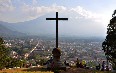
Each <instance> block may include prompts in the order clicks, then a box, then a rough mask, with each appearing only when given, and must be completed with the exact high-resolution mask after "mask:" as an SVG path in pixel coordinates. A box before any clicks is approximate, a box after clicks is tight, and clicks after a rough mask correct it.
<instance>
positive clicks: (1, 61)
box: [0, 37, 10, 69]
mask: <svg viewBox="0 0 116 73" xmlns="http://www.w3.org/2000/svg"><path fill="white" fill-rule="evenodd" d="M4 44H5V43H4V40H3V39H2V38H1V37H0V69H3V68H4V67H5V66H7V65H8V64H9V61H10V57H9V51H10V50H9V49H8V48H7V47H6V46H5V45H4Z"/></svg>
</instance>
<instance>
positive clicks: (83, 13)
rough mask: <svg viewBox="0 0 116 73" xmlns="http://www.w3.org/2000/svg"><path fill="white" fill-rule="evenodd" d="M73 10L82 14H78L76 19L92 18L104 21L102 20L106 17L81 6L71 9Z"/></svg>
mask: <svg viewBox="0 0 116 73" xmlns="http://www.w3.org/2000/svg"><path fill="white" fill-rule="evenodd" d="M70 11H71V12H76V13H77V14H78V15H80V16H76V17H75V18H76V19H83V18H85V19H91V20H94V21H96V22H102V20H103V19H104V16H103V15H101V14H97V13H94V12H91V11H89V10H86V9H84V8H83V7H81V6H77V7H75V8H71V9H70Z"/></svg>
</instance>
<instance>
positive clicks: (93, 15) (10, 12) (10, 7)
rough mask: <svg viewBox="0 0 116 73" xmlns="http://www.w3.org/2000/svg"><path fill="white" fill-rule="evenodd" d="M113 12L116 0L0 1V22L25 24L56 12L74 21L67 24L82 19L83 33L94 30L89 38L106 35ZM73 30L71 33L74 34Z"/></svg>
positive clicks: (115, 7)
mask: <svg viewBox="0 0 116 73" xmlns="http://www.w3.org/2000/svg"><path fill="white" fill-rule="evenodd" d="M115 9H116V0H0V21H4V22H9V23H17V22H24V21H29V20H33V19H36V18H39V17H41V16H44V15H46V14H49V13H53V12H56V11H58V12H60V13H61V17H62V15H63V14H64V15H66V16H67V15H69V16H67V17H68V18H69V19H75V20H77V21H69V22H68V23H76V22H78V20H79V21H81V20H82V21H84V20H85V23H84V22H82V23H81V22H79V24H80V25H82V24H86V25H83V26H84V30H85V31H88V32H86V33H91V31H92V29H95V30H96V31H94V34H91V35H97V34H98V36H105V35H106V29H107V25H108V23H109V20H110V19H111V16H112V13H113V11H114V10H115ZM65 23H66V24H67V22H65ZM90 23H94V25H92V24H90ZM78 26H79V25H74V26H73V27H78ZM83 26H80V27H83ZM73 27H72V28H71V29H72V32H71V33H73V31H76V28H75V29H73ZM80 27H79V28H80ZM88 28H89V29H91V30H89V29H88ZM79 30H81V29H78V31H79ZM70 31H71V30H70ZM74 33H75V32H74ZM83 33H84V34H86V33H85V32H83ZM68 34H69V33H68ZM88 35H89V34H88Z"/></svg>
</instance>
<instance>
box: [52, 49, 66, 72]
mask: <svg viewBox="0 0 116 73" xmlns="http://www.w3.org/2000/svg"><path fill="white" fill-rule="evenodd" d="M52 54H53V61H52V65H51V68H52V69H53V70H66V67H65V65H64V64H63V63H62V62H61V61H60V56H61V50H60V49H59V48H54V49H53V51H52Z"/></svg>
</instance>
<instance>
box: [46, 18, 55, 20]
mask: <svg viewBox="0 0 116 73" xmlns="http://www.w3.org/2000/svg"><path fill="white" fill-rule="evenodd" d="M46 20H56V18H46Z"/></svg>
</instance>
